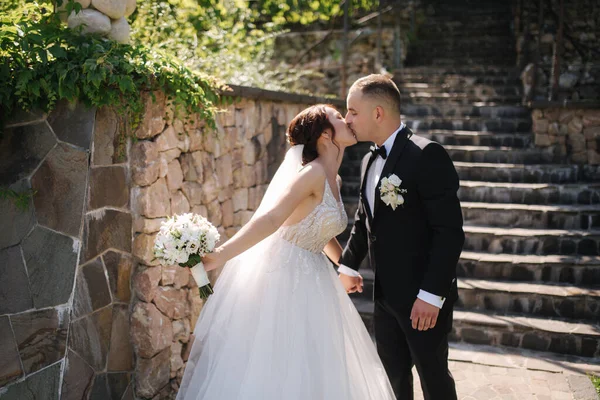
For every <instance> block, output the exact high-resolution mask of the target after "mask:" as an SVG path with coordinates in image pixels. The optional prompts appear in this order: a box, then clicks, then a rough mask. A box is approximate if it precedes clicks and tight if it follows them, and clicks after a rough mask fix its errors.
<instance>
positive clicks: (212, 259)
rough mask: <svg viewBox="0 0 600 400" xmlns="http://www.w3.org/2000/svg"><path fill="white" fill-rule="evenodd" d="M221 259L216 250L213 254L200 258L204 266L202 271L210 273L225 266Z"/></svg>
mask: <svg viewBox="0 0 600 400" xmlns="http://www.w3.org/2000/svg"><path fill="white" fill-rule="evenodd" d="M221 259H222V257H220V256H219V251H218V249H216V250H215V251H214V252H213V253H210V254H207V255H205V256H204V257H202V264H204V269H205V270H206V272H208V271H212V270H213V269H217V268H219V267H221V266H222V265H223V264H225V263H224V262H223V261H222V260H221Z"/></svg>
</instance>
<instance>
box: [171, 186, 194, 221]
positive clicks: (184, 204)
mask: <svg viewBox="0 0 600 400" xmlns="http://www.w3.org/2000/svg"><path fill="white" fill-rule="evenodd" d="M188 212H190V203H189V202H188V200H187V197H185V195H184V194H183V192H182V191H181V190H179V191H177V192H176V193H173V194H172V195H171V213H173V215H180V214H185V213H188Z"/></svg>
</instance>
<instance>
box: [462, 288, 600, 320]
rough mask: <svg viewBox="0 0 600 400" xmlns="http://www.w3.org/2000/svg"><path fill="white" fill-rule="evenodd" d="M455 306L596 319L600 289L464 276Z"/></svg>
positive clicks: (502, 311)
mask: <svg viewBox="0 0 600 400" xmlns="http://www.w3.org/2000/svg"><path fill="white" fill-rule="evenodd" d="M456 306H457V307H460V308H464V309H467V310H470V311H475V310H479V311H485V310H488V311H492V312H494V313H499V314H502V313H523V314H527V315H535V316H539V317H548V318H564V319H571V320H586V321H594V322H597V321H598V313H599V310H600V289H589V288H580V287H577V286H566V285H550V284H537V283H524V282H497V281H488V280H482V279H470V278H469V279H466V278H461V279H459V280H458V301H457V302H456Z"/></svg>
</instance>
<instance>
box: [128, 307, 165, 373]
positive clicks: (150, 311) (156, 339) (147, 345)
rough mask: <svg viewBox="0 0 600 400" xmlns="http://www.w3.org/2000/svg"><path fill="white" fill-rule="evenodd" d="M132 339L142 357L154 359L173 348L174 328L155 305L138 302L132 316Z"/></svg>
mask: <svg viewBox="0 0 600 400" xmlns="http://www.w3.org/2000/svg"><path fill="white" fill-rule="evenodd" d="M131 339H132V341H133V344H134V346H135V349H136V350H137V352H138V354H139V356H140V357H142V358H144V359H148V358H152V357H153V356H154V355H156V354H157V353H159V352H160V351H162V350H164V349H168V348H169V346H171V343H172V341H173V326H172V324H171V321H170V320H169V319H168V318H167V317H166V316H165V315H163V314H162V313H161V312H160V311H158V309H157V308H156V306H155V305H154V304H152V303H144V302H138V303H136V304H135V306H134V307H133V312H132V314H131ZM140 361H141V359H138V365H139V362H140Z"/></svg>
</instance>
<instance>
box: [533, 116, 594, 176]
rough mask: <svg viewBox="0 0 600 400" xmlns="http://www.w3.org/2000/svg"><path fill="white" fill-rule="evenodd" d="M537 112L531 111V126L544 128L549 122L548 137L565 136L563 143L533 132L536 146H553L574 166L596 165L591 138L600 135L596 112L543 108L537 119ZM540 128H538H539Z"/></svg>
mask: <svg viewBox="0 0 600 400" xmlns="http://www.w3.org/2000/svg"><path fill="white" fill-rule="evenodd" d="M536 111H540V112H533V113H532V118H533V123H534V127H539V126H542V125H547V124H548V122H550V125H549V128H548V132H549V133H550V134H551V135H565V134H566V135H568V137H567V139H566V140H564V141H558V138H560V136H558V138H555V139H553V136H548V135H546V134H544V133H545V131H544V132H542V131H539V132H538V129H537V128H534V129H535V133H536V134H535V144H536V146H538V147H551V146H554V147H557V149H558V152H559V154H564V155H566V156H567V160H568V161H571V162H573V163H575V164H592V165H597V164H598V162H599V160H600V153H599V151H598V150H599V149H598V147H597V145H596V141H595V137H596V136H597V133H598V132H600V131H598V129H600V110H577V109H569V110H561V109H557V108H554V109H546V110H544V112H543V115H544V116H545V117H546V118H547V119H539V118H541V115H542V113H541V110H536ZM540 129H541V128H540Z"/></svg>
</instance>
